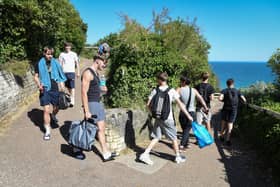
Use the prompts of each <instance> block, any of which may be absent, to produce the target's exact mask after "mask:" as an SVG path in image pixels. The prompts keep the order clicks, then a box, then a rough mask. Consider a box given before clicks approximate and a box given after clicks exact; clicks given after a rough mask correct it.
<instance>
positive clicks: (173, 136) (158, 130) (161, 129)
mask: <svg viewBox="0 0 280 187" xmlns="http://www.w3.org/2000/svg"><path fill="white" fill-rule="evenodd" d="M167 79H168V75H167V73H165V72H163V73H160V74H159V75H158V76H157V81H158V87H157V89H154V90H153V91H152V93H151V94H150V96H149V99H148V102H147V106H148V108H149V110H152V106H151V103H152V102H153V98H154V97H155V96H156V94H157V92H158V91H161V92H165V91H167V93H168V96H169V102H170V103H169V105H170V106H169V110H170V111H169V113H168V116H167V115H166V118H165V119H166V120H162V119H159V118H158V119H155V124H154V126H153V130H152V134H151V136H152V138H153V140H152V141H151V143H150V145H149V146H148V147H147V149H146V150H145V152H144V153H142V154H141V155H140V157H139V159H140V160H141V161H142V162H144V163H146V164H148V165H153V161H152V160H151V159H150V155H149V153H150V151H151V150H152V148H153V147H154V146H155V145H156V143H157V142H158V141H159V140H160V139H161V135H162V134H164V135H165V136H166V138H168V139H169V140H171V141H172V143H173V149H174V152H175V154H176V157H175V160H174V161H175V162H176V163H178V164H179V163H182V162H185V161H186V158H185V156H183V155H180V152H179V145H178V142H177V130H176V126H175V121H174V117H173V112H172V102H173V101H176V103H177V104H178V105H179V107H180V109H181V111H182V112H183V113H184V114H185V115H186V116H187V118H188V119H189V120H190V121H193V118H192V116H191V115H190V114H189V113H188V111H187V110H186V107H185V105H184V104H183V103H182V102H181V101H180V96H179V94H178V93H177V92H176V91H175V89H173V88H169V86H168V85H167ZM167 98H168V97H167ZM164 102H165V101H164ZM164 102H163V103H164ZM161 104H162V103H161ZM167 106H168V105H167Z"/></svg>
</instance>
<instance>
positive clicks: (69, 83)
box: [65, 73, 75, 89]
mask: <svg viewBox="0 0 280 187" xmlns="http://www.w3.org/2000/svg"><path fill="white" fill-rule="evenodd" d="M65 77H66V78H67V80H66V81H65V86H66V87H67V88H69V89H73V88H75V73H65Z"/></svg>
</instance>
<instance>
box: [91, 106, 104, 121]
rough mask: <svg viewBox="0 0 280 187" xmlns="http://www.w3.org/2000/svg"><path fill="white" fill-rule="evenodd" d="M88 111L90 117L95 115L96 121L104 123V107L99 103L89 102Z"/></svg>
mask: <svg viewBox="0 0 280 187" xmlns="http://www.w3.org/2000/svg"><path fill="white" fill-rule="evenodd" d="M88 107H89V111H90V113H91V114H92V115H96V116H97V119H96V121H97V122H99V121H105V118H106V116H105V109H104V105H103V104H102V103H99V102H89V103H88Z"/></svg>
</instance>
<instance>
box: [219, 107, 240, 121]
mask: <svg viewBox="0 0 280 187" xmlns="http://www.w3.org/2000/svg"><path fill="white" fill-rule="evenodd" d="M236 117H237V109H236V110H222V120H223V121H225V122H228V123H234V122H235V120H236Z"/></svg>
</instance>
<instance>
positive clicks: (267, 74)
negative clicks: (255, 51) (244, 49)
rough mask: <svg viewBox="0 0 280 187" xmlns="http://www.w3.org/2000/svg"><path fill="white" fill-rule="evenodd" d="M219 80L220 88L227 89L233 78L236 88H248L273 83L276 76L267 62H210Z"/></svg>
mask: <svg viewBox="0 0 280 187" xmlns="http://www.w3.org/2000/svg"><path fill="white" fill-rule="evenodd" d="M209 64H210V66H211V68H212V70H213V72H214V73H215V74H216V76H217V78H218V80H219V87H220V88H221V89H223V88H226V80H227V79H229V78H233V79H234V80H235V87H236V88H246V87H249V86H251V85H252V84H255V83H256V82H265V83H272V82H273V81H274V80H275V75H274V74H273V73H272V71H271V68H270V67H268V66H267V62H262V61H209Z"/></svg>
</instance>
